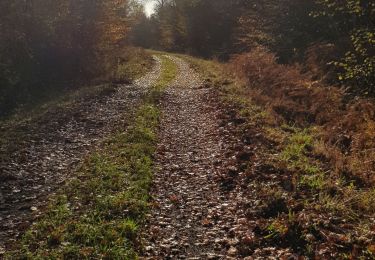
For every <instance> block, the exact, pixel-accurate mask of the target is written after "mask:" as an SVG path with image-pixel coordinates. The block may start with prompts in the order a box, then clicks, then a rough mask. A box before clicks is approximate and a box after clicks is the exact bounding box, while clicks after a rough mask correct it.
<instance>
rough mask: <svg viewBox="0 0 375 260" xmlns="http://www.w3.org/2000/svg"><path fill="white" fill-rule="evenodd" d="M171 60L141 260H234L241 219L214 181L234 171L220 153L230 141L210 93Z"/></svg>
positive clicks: (180, 63) (185, 67) (183, 64)
mask: <svg viewBox="0 0 375 260" xmlns="http://www.w3.org/2000/svg"><path fill="white" fill-rule="evenodd" d="M174 61H175V62H176V63H177V65H178V67H179V72H180V74H179V76H178V78H177V79H176V81H175V82H174V84H172V86H171V87H170V88H169V89H168V90H167V91H166V94H165V96H164V98H163V101H162V110H163V118H162V121H161V129H160V135H159V138H160V140H159V146H158V152H157V154H156V175H155V178H154V186H153V191H152V195H153V205H154V207H153V210H152V213H151V215H150V216H149V223H148V225H147V228H146V230H145V232H144V233H145V238H144V239H145V242H144V243H145V252H144V258H145V259H220V258H223V257H227V258H228V259H229V258H230V257H232V258H236V257H237V255H238V250H237V248H236V245H237V244H238V242H239V240H238V237H237V236H236V234H237V233H238V232H237V231H238V230H239V229H241V218H240V217H239V216H238V215H237V212H236V200H235V199H234V198H232V197H231V196H229V194H228V193H227V192H226V191H225V189H223V187H222V185H221V184H220V182H218V181H217V177H218V176H219V175H220V174H219V172H221V171H223V170H224V171H226V170H229V171H231V170H232V171H237V169H236V168H235V166H231V158H230V157H228V154H227V153H226V152H227V151H228V148H229V147H231V146H233V143H234V142H233V141H234V140H232V138H231V137H230V136H229V135H228V132H227V130H226V129H225V128H224V127H223V125H221V124H220V122H221V120H220V112H219V111H218V109H217V106H216V105H215V99H216V96H215V93H214V90H213V89H211V88H209V87H208V86H206V85H205V84H204V83H203V82H202V81H201V80H200V78H199V75H197V73H195V72H194V71H193V70H192V69H191V68H189V66H188V64H187V63H186V62H184V61H182V60H181V59H178V58H174Z"/></svg>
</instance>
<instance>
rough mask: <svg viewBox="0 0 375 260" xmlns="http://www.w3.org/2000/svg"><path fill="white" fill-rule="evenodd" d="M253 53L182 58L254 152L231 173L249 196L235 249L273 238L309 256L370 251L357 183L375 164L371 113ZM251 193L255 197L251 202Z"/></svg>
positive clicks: (370, 194) (250, 248) (369, 195)
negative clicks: (246, 227)
mask: <svg viewBox="0 0 375 260" xmlns="http://www.w3.org/2000/svg"><path fill="white" fill-rule="evenodd" d="M251 55H252V56H251ZM251 55H249V56H251V57H248V56H242V57H238V58H236V59H235V61H234V62H235V65H233V64H232V65H227V64H220V63H218V62H214V61H207V60H201V59H196V58H192V57H188V56H182V57H183V58H184V59H186V60H188V61H189V62H190V63H191V65H192V67H194V68H195V69H196V70H197V71H199V72H200V73H202V74H203V75H204V77H205V81H206V84H208V85H210V86H211V87H214V88H215V89H216V90H217V92H218V95H219V102H220V104H221V105H222V106H223V111H224V113H226V115H225V116H224V118H226V119H225V120H227V121H229V122H230V124H231V125H233V124H234V125H237V126H236V130H235V132H234V134H236V135H239V136H238V138H239V139H240V140H242V142H243V143H242V145H243V147H247V149H248V148H249V147H251V148H252V149H253V152H254V154H255V155H254V156H253V157H252V159H250V160H248V161H247V170H245V173H244V174H243V175H242V176H245V177H236V178H237V179H234V180H233V182H235V183H236V184H237V189H239V190H243V194H245V195H244V196H246V199H247V200H248V201H249V202H248V204H245V205H243V207H244V208H243V212H248V211H251V212H252V213H251V214H249V215H248V218H249V219H250V220H252V221H253V220H256V221H257V226H256V227H255V228H254V230H253V231H252V232H254V233H255V235H256V236H255V238H254V239H253V240H252V242H251V243H249V242H246V244H245V245H242V246H241V251H242V252H245V253H244V255H243V256H248V255H251V254H252V253H254V250H255V249H257V248H258V249H259V248H268V247H269V246H271V247H276V248H284V249H287V248H290V249H292V250H293V251H294V252H295V253H297V254H299V255H304V256H307V257H310V258H314V257H315V258H332V257H333V258H340V259H345V258H347V259H374V258H375V244H374V243H373V241H374V239H375V233H374V230H375V229H374V228H375V226H374V223H373V221H374V217H375V215H374V214H375V212H374V208H375V200H374V199H373V198H374V187H373V185H372V184H371V182H370V183H369V182H367V183H366V184H365V185H364V184H363V182H361V181H360V179H361V178H362V177H363V178H364V179H367V180H371V179H372V178H373V176H371V175H370V176H365V175H364V173H365V172H364V171H368V172H373V169H371V167H368V165H369V164H371V163H374V157H372V155H371V152H370V151H372V150H371V149H373V144H374V143H373V140H372V134H369V132H371V129H373V126H372V122H373V121H372V119H370V117H371V113H372V112H369V111H370V110H368V112H365V113H363V114H360V113H361V111H366V110H365V109H366V105H367V103H366V102H364V103H363V106H360V105H359V102H357V104H353V103H355V102H354V101H353V103H352V104H351V106H350V105H348V110H346V112H345V110H343V109H342V108H339V107H336V106H337V104H338V103H339V102H340V101H339V99H340V93H339V91H336V90H331V89H323V88H322V87H320V86H319V87H317V88H316V89H314V87H316V85H317V83H311V82H308V81H305V82H304V81H303V80H302V79H303V77H302V76H301V75H299V74H298V71H297V70H296V69H295V68H292V67H288V66H282V65H278V64H276V63H273V62H274V58H273V57H271V56H270V55H268V54H264V53H262V52H260V53H252V54H251ZM252 58H253V59H252ZM248 64H250V65H248ZM247 65H248V66H247ZM239 74H240V75H241V76H240V77H237V76H238V75H239ZM244 78H245V79H244ZM309 98H310V101H309V100H308V99H309ZM315 101H316V103H314V102H315ZM371 106H372V105H371V104H368V106H367V107H371ZM354 107H357V108H356V109H354ZM335 109H337V110H335ZM355 111H356V112H355ZM356 113H357V116H356V117H355V119H354V121H355V122H358V124H357V125H355V126H354V125H353V124H354V121H353V122H349V121H348V120H349V118H353V116H354V114H356ZM364 118H367V119H366V120H364ZM322 125H323V126H322ZM339 131H341V132H339ZM342 132H344V133H348V136H346V135H345V134H343V133H342ZM349 133H350V134H349ZM329 135H332V136H329ZM345 138H346V139H345ZM360 147H362V148H360ZM370 147H372V148H370ZM236 149H237V148H236ZM361 149H362V150H361ZM335 153H336V154H337V155H335ZM339 159H341V160H342V161H341V162H340V161H339ZM360 161H362V163H359V162H360ZM356 162H358V163H356ZM239 164H243V162H242V161H241V162H239ZM242 168H243V167H242ZM345 168H347V170H348V171H349V172H348V173H347V174H346V175H345V174H343V172H342V171H343V169H345ZM224 178H225V181H227V179H228V178H232V177H230V176H226V177H224ZM248 187H249V188H248ZM247 189H249V190H247ZM254 200H255V201H261V203H258V204H257V205H258V206H256V207H255V208H254V207H250V208H249V206H248V205H252V204H251V201H254ZM250 231H251V230H250Z"/></svg>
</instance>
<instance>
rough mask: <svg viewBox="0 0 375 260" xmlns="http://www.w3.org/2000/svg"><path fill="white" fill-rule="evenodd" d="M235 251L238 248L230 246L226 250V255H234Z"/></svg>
mask: <svg viewBox="0 0 375 260" xmlns="http://www.w3.org/2000/svg"><path fill="white" fill-rule="evenodd" d="M237 252H238V250H237V248H235V247H233V246H232V247H231V248H229V250H228V252H227V253H228V255H230V256H234V255H237Z"/></svg>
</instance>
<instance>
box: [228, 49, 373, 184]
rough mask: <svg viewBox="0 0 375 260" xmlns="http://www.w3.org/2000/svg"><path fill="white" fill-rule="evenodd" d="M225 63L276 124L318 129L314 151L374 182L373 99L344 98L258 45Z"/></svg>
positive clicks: (346, 172) (339, 169) (335, 167)
mask: <svg viewBox="0 0 375 260" xmlns="http://www.w3.org/2000/svg"><path fill="white" fill-rule="evenodd" d="M230 68H231V71H232V72H233V73H234V75H235V76H236V77H237V78H239V79H240V80H242V81H243V82H244V83H245V84H246V86H247V89H248V93H249V96H250V97H251V98H252V100H253V101H255V102H256V103H258V104H260V105H262V106H263V107H266V108H268V110H269V111H270V112H271V113H272V114H273V115H274V116H275V118H276V120H275V123H276V124H283V123H287V124H289V125H293V126H298V127H302V128H305V127H312V126H314V127H316V128H317V129H318V134H317V136H316V141H315V146H314V153H315V154H316V155H319V156H323V157H324V158H325V161H328V162H329V164H330V168H331V170H332V171H331V172H332V173H334V174H337V175H338V176H345V177H350V178H352V179H355V180H357V183H360V184H362V185H364V186H367V185H373V184H375V104H374V102H373V101H371V100H368V99H362V98H357V99H353V98H352V99H349V98H348V97H347V95H346V94H345V91H344V90H342V89H339V88H337V87H334V86H327V85H325V84H324V83H321V82H320V81H313V80H311V78H310V77H309V76H308V75H306V74H303V73H301V70H300V69H299V68H298V66H290V65H282V64H278V63H277V58H276V56H275V55H274V54H272V53H271V52H269V51H268V50H267V49H265V48H263V47H259V48H256V49H254V50H252V51H251V52H249V53H245V54H241V55H237V56H235V57H233V59H232V60H231V62H230Z"/></svg>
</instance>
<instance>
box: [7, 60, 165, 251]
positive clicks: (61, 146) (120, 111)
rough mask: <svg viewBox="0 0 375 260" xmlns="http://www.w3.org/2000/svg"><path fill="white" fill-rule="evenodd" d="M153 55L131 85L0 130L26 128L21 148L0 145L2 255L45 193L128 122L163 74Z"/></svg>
mask: <svg viewBox="0 0 375 260" xmlns="http://www.w3.org/2000/svg"><path fill="white" fill-rule="evenodd" d="M154 58H155V60H156V63H155V66H154V69H153V70H152V71H151V72H149V73H148V74H147V75H145V76H144V77H143V78H141V79H139V80H137V81H136V82H135V83H134V84H133V85H119V86H116V87H114V89H113V91H112V92H111V93H108V94H103V96H94V97H90V98H87V99H83V100H78V101H77V102H76V103H74V104H73V105H71V106H70V107H67V108H56V109H52V110H51V111H48V112H47V113H46V114H44V115H43V116H42V117H41V118H38V119H37V120H33V121H28V122H26V123H22V124H21V125H20V124H18V125H13V126H12V125H11V126H6V127H3V128H2V129H1V130H2V131H20V129H22V131H25V132H27V135H26V138H25V140H22V142H21V145H20V146H19V147H1V146H0V152H1V153H2V156H0V257H1V253H2V252H3V253H4V251H5V248H6V247H7V244H10V243H12V242H13V241H15V239H16V238H17V237H18V236H19V235H20V234H22V232H23V231H24V230H25V229H26V228H27V227H28V226H30V224H31V223H32V221H33V219H35V218H36V217H38V216H39V215H40V214H42V213H41V211H40V209H41V208H43V207H44V205H45V203H46V198H47V196H48V195H50V194H52V193H53V192H54V191H55V190H56V189H57V188H58V187H59V186H61V185H62V184H63V183H64V181H65V180H66V179H67V178H69V174H71V173H72V172H74V169H75V168H76V166H77V165H78V164H79V163H80V162H81V161H82V160H83V158H84V157H85V154H87V153H88V152H90V151H92V150H93V148H94V147H95V146H97V145H98V144H99V143H100V142H101V140H103V138H105V137H107V136H108V135H110V134H111V133H113V132H114V131H116V130H117V129H122V128H124V127H126V125H127V116H129V115H130V114H131V112H132V111H133V110H134V108H135V107H137V105H138V104H139V102H140V100H141V98H142V97H143V96H144V94H145V92H147V91H148V89H149V87H150V86H152V85H153V84H154V83H155V82H156V80H157V79H158V77H159V75H160V70H161V65H160V60H159V59H158V58H156V57H154Z"/></svg>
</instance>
